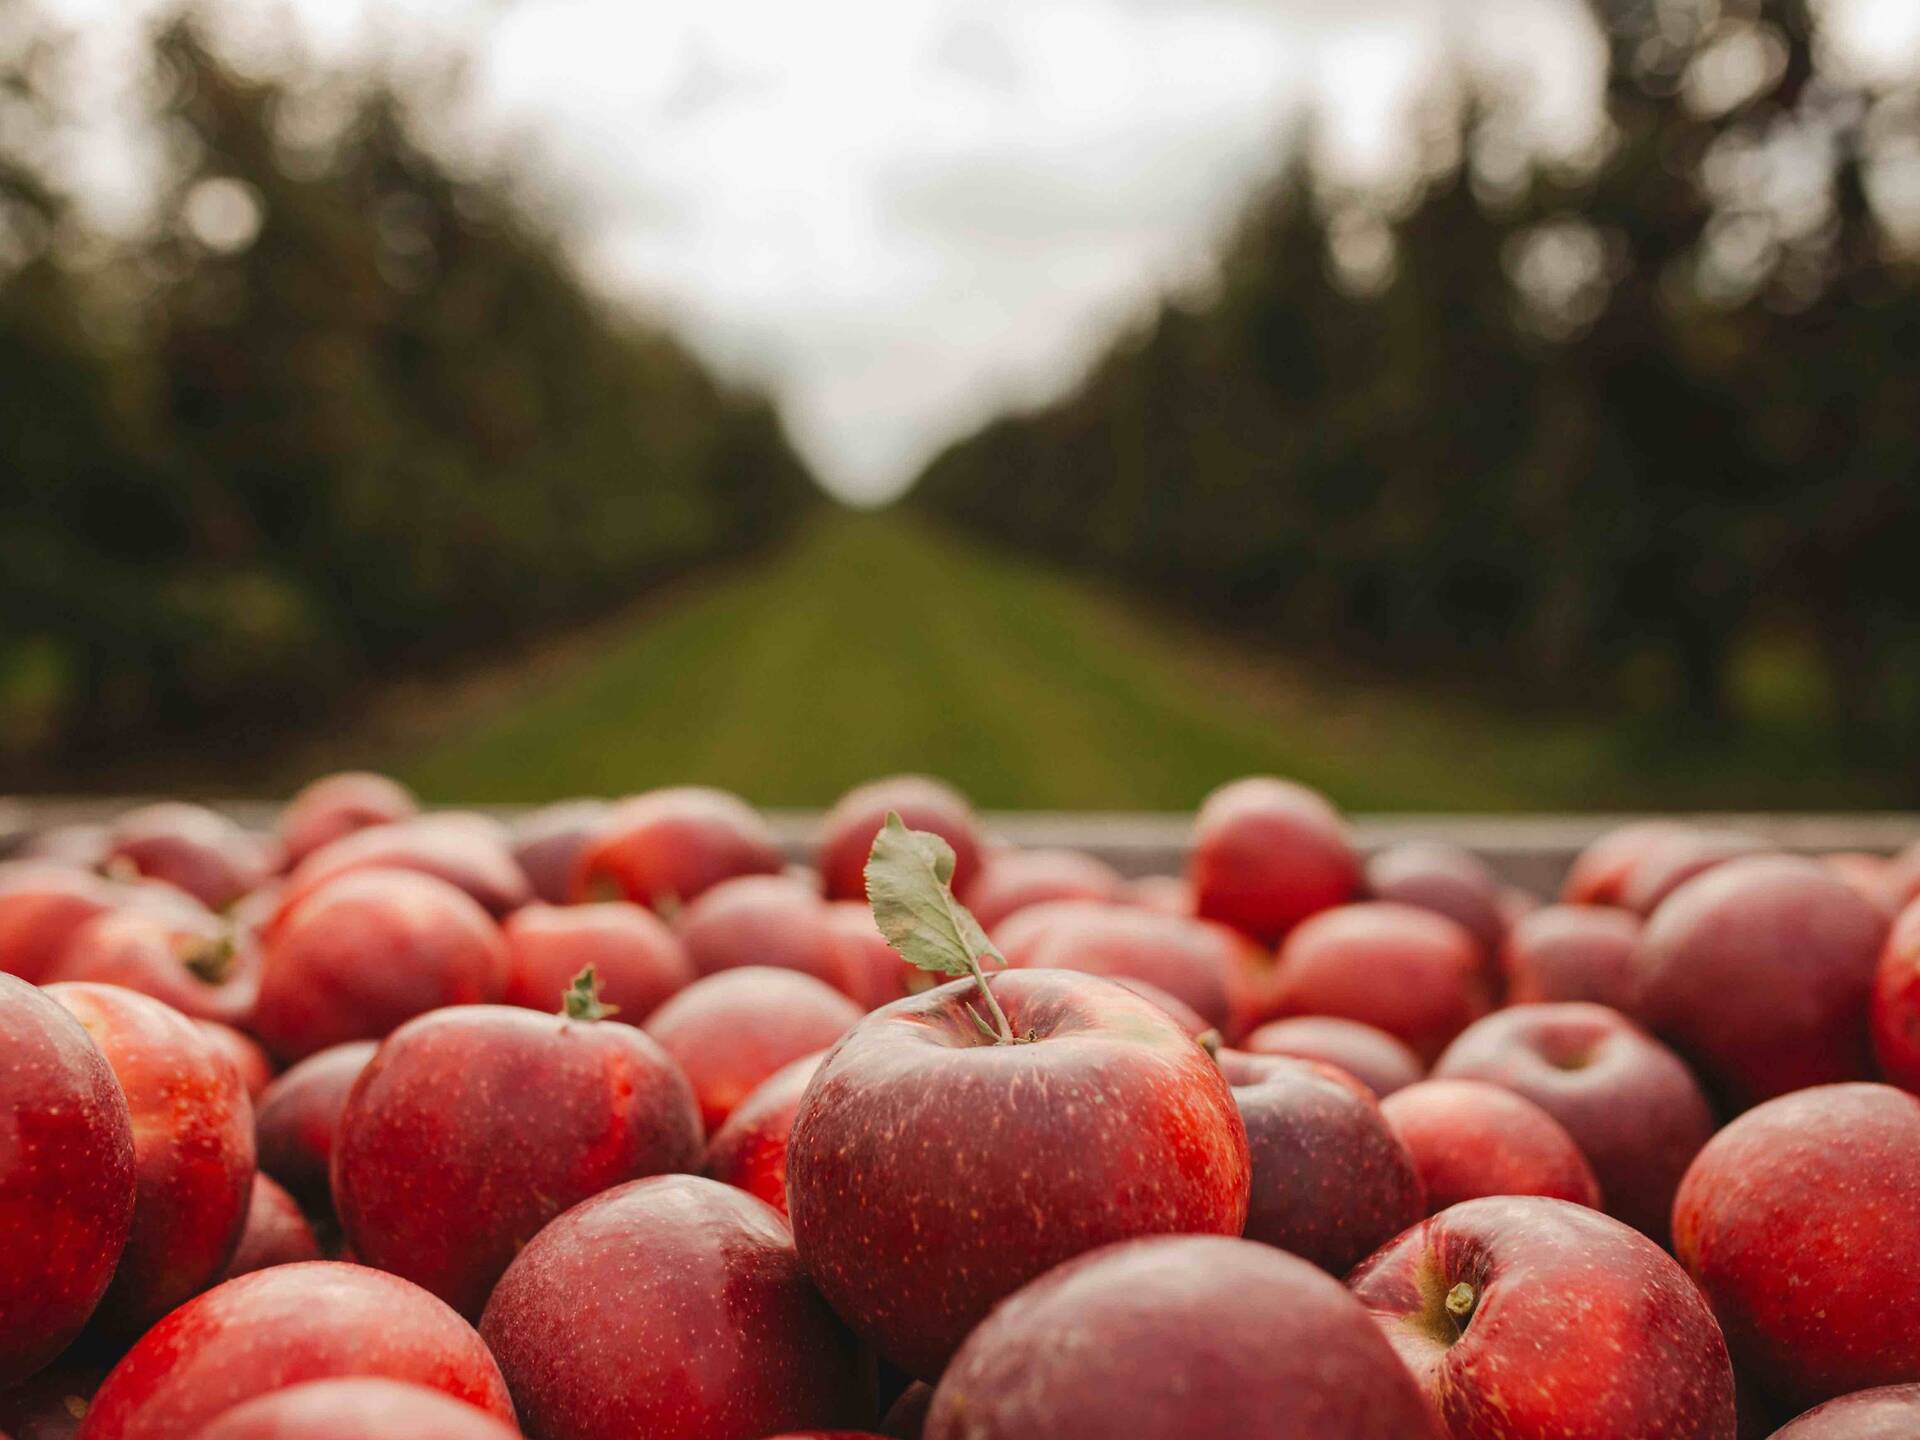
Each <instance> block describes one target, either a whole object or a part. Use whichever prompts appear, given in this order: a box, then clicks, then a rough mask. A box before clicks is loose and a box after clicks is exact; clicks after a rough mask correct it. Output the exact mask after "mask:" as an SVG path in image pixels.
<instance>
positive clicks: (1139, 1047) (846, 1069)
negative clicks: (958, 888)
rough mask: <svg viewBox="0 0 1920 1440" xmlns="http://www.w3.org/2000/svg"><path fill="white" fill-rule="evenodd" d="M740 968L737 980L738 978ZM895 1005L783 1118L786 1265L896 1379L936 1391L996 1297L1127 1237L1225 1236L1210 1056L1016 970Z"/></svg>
mask: <svg viewBox="0 0 1920 1440" xmlns="http://www.w3.org/2000/svg"><path fill="white" fill-rule="evenodd" d="M736 973H737V972H736ZM991 983H992V993H993V996H994V997H995V998H996V1000H997V1001H998V1004H999V1006H1000V1007H1001V1009H1003V1010H1004V1011H1005V1013H1006V1017H1007V1022H1008V1025H1009V1027H1010V1030H1009V1033H1011V1034H1012V1035H1014V1036H1017V1037H1020V1038H1019V1039H1018V1040H1017V1041H1016V1042H1014V1043H998V1042H996V1041H994V1040H992V1039H990V1038H989V1037H988V1036H987V1035H985V1034H983V1033H982V1032H981V1031H980V1029H979V1028H978V1027H977V1026H976V1024H975V1018H974V1012H973V1011H972V1010H971V1009H970V1006H972V1005H973V1004H974V1003H975V1002H976V1001H977V1000H978V999H979V990H978V987H977V986H976V985H975V984H974V982H972V981H960V982H956V983H954V984H949V985H943V986H941V987H940V988H938V989H936V990H930V991H928V992H926V993H925V994H923V995H916V996H913V997H911V998H909V999H906V1000H901V1001H898V1002H896V1003H895V1004H893V1005H890V1006H888V1007H887V1008H886V1009H884V1010H880V1011H876V1012H875V1013H874V1014H873V1015H871V1016H869V1017H868V1018H867V1019H865V1020H864V1021H862V1022H861V1023H860V1024H859V1025H857V1026H856V1027H855V1028H854V1029H853V1030H852V1031H851V1032H850V1033H849V1034H848V1035H847V1037H846V1038H845V1039H844V1040H842V1041H841V1042H840V1044H839V1045H838V1046H836V1047H835V1049H834V1050H833V1051H832V1052H831V1053H830V1054H829V1055H828V1056H827V1058H826V1060H825V1061H824V1062H823V1063H822V1064H821V1067H820V1070H819V1072H818V1073H817V1074H816V1075H815V1076H814V1078H813V1083H812V1084H811V1086H810V1087H809V1088H808V1090H807V1093H806V1096H805V1097H804V1099H803V1100H802V1102H801V1106H800V1113H799V1115H798V1116H797V1118H796V1119H795V1122H794V1129H793V1139H792V1141H791V1144H790V1147H789V1150H788V1156H787V1202H788V1205H789V1207H790V1209H791V1212H792V1217H793V1229H794V1236H795V1239H796V1241H797V1243H798V1244H799V1247H800V1256H801V1260H802V1261H803V1262H804V1263H805V1265H806V1267H807V1272H808V1273H809V1274H810V1275H812V1276H813V1277H814V1280H815V1282H816V1283H817V1284H818V1285H819V1286H820V1288H821V1291H822V1293H823V1294H825V1295H826V1297H827V1299H828V1300H829V1301H830V1302H831V1303H832V1305H833V1307H834V1309H836V1310H837V1311H839V1312H840V1314H841V1315H842V1316H843V1317H845V1318H846V1320H847V1321H848V1323H849V1324H851V1325H852V1326H853V1328H854V1329H855V1330H856V1331H857V1332H859V1333H860V1334H861V1335H862V1336H863V1337H865V1338H866V1339H867V1340H868V1341H869V1342H870V1343H872V1344H873V1345H874V1347H875V1348H876V1349H877V1350H878V1351H879V1352H880V1353H881V1355H882V1356H883V1357H884V1358H885V1359H887V1360H888V1361H889V1362H891V1363H892V1364H894V1365H896V1366H898V1367H899V1368H900V1369H902V1370H904V1371H906V1372H907V1373H909V1374H912V1375H918V1376H920V1377H922V1378H926V1379H931V1378H932V1377H933V1376H935V1375H938V1374H939V1373H940V1369H941V1367H942V1366H943V1365H944V1364H945V1362H946V1361H947V1359H948V1358H949V1357H950V1356H951V1355H952V1354H953V1352H954V1350H955V1349H956V1348H958V1346H959V1344H960V1342H961V1340H962V1339H964V1338H965V1337H966V1334H967V1332H968V1331H969V1330H971V1329H972V1328H973V1326H974V1325H975V1324H977V1323H978V1322H979V1321H980V1319H981V1317H982V1316H984V1315H985V1314H986V1313H987V1311H988V1310H990V1309H991V1308H992V1307H993V1306H994V1304H995V1303H997V1302H998V1301H1000V1300H1001V1299H1003V1298H1005V1297H1006V1296H1007V1295H1009V1294H1011V1293H1012V1292H1013V1291H1014V1290H1016V1289H1018V1288H1019V1287H1020V1286H1021V1285H1024V1284H1025V1283H1026V1282H1027V1281H1029V1280H1031V1279H1033V1278H1034V1277H1035V1276H1036V1275H1038V1274H1040V1273H1041V1272H1042V1271H1044V1270H1047V1269H1049V1268H1050V1267H1052V1266H1054V1265H1057V1264H1059V1263H1060V1262H1062V1261H1064V1260H1067V1259H1070V1258H1071V1257H1073V1256H1075V1255H1078V1254H1081V1253H1083V1252H1084V1251H1087V1250H1090V1249H1093V1248H1095V1247H1096V1246H1099V1245H1103V1244H1106V1243H1107V1242H1109V1241H1112V1240H1119V1239H1126V1238H1130V1237H1133V1236H1138V1235H1150V1234H1159V1233H1166V1232H1179V1231H1192V1232H1199V1233H1213V1234H1226V1235H1237V1234H1239V1233H1240V1231H1241V1229H1242V1227H1243V1226H1244V1225H1245V1223H1246V1215H1247V1201H1248V1184H1249V1173H1250V1171H1249V1160H1248V1156H1247V1137H1246V1130H1245V1127H1244V1126H1243V1125H1242V1124H1241V1121H1240V1115H1239V1111H1238V1110H1237V1108H1236V1107H1235V1105H1234V1102H1233V1095H1232V1092H1231V1091H1230V1090H1229V1089H1228V1087H1227V1083H1226V1080H1225V1079H1224V1078H1223V1077H1222V1076H1221V1074H1220V1071H1219V1068H1218V1067H1217V1066H1216V1065H1214V1063H1213V1061H1212V1059H1211V1058H1210V1057H1209V1056H1208V1055H1207V1053H1206V1051H1205V1050H1203V1049H1202V1048H1201V1047H1200V1046H1199V1045H1197V1044H1196V1043H1195V1042H1194V1041H1193V1040H1191V1039H1190V1038H1188V1037H1187V1036H1186V1035H1185V1034H1183V1033H1182V1032H1181V1030H1180V1027H1179V1026H1178V1025H1177V1024H1175V1023H1174V1021H1173V1020H1172V1019H1171V1018H1169V1017H1168V1016H1167V1015H1166V1014H1165V1013H1164V1012H1163V1011H1162V1010H1161V1009H1160V1008H1159V1007H1158V1006H1156V1005H1154V1004H1153V1003H1152V1002H1150V1001H1148V1000H1144V999H1142V998H1141V997H1140V996H1138V995H1135V994H1133V993H1132V992H1130V991H1128V990H1126V989H1124V988H1122V987H1121V986H1119V985H1116V984H1114V983H1113V982H1111V981H1108V980H1102V979H1100V978H1098V977H1096V976H1092V975H1083V974H1078V973H1075V972H1073V971H1067V970H1010V971H1006V972H1004V973H1002V974H999V975H997V976H995V977H994V978H993V980H992V982H991Z"/></svg>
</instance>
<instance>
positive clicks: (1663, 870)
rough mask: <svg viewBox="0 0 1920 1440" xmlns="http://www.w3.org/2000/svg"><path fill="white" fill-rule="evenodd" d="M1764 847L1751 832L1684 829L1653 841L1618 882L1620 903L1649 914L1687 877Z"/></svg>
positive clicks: (1762, 850)
mask: <svg viewBox="0 0 1920 1440" xmlns="http://www.w3.org/2000/svg"><path fill="white" fill-rule="evenodd" d="M1766 849H1767V847H1766V846H1765V845H1764V844H1763V843H1761V842H1760V841H1759V840H1756V839H1754V838H1753V837H1752V836H1751V835H1740V834H1736V833H1733V832H1730V831H1719V830H1684V831H1682V832H1680V833H1679V834H1677V835H1673V836H1670V837H1668V838H1667V839H1665V840H1661V841H1659V842H1657V843H1655V844H1654V845H1652V846H1650V847H1649V848H1648V849H1647V851H1646V852H1645V853H1644V854H1642V855H1641V856H1640V858H1639V859H1638V860H1637V861H1636V862H1635V863H1634V866H1633V868H1632V869H1631V870H1629V871H1628V872H1627V876H1626V879H1625V880H1624V881H1623V882H1622V884H1621V886H1620V903H1621V905H1622V906H1624V907H1625V908H1626V909H1628V910H1631V911H1633V913H1634V914H1636V915H1641V916H1647V915H1651V914H1653V912H1654V911H1655V910H1658V909H1659V908H1660V905H1661V902H1663V901H1664V900H1665V899H1666V898H1667V897H1668V896H1669V895H1671V894H1673V892H1674V891H1676V890H1678V889H1679V888H1680V887H1681V886H1682V885H1684V884H1686V883H1687V882H1688V881H1689V880H1692V879H1694V878H1695V877H1696V876H1700V875H1704V874H1706V873H1707V872H1708V871H1709V870H1715V869H1718V868H1719V867H1720V866H1722V865H1724V864H1726V863H1727V862H1728V861H1729V860H1741V859H1746V858H1748V857H1750V856H1755V855H1761V854H1764V853H1766Z"/></svg>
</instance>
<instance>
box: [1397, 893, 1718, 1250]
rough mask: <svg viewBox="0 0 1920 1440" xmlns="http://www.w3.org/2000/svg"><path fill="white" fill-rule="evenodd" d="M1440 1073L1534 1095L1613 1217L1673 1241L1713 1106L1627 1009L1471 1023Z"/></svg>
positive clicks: (1570, 1008) (1503, 1015)
mask: <svg viewBox="0 0 1920 1440" xmlns="http://www.w3.org/2000/svg"><path fill="white" fill-rule="evenodd" d="M1595 913H1599V912H1598V911H1596V912H1595ZM1433 1073H1434V1077H1435V1078H1436V1079H1446V1080H1484V1081H1486V1082H1488V1083H1490V1084H1494V1085H1499V1086H1503V1087H1504V1088H1506V1089H1508V1090H1511V1091H1513V1092H1515V1093H1516V1094H1519V1095H1524V1096H1526V1098H1527V1099H1529V1100H1531V1101H1533V1103H1534V1104H1536V1105H1538V1106H1539V1107H1540V1108H1541V1109H1542V1110H1545V1111H1546V1112H1547V1113H1548V1114H1549V1115H1551V1116H1553V1118H1554V1119H1555V1120H1558V1121H1559V1122H1560V1124H1561V1125H1562V1126H1563V1127H1565V1129H1566V1132H1567V1133H1568V1134H1569V1135H1571V1136H1572V1137H1573V1138H1574V1142H1575V1143H1576V1144H1578V1145H1579V1147H1580V1149H1581V1152H1582V1153H1583V1154H1584V1155H1585V1156H1586V1157H1587V1160H1588V1162H1589V1163H1590V1164H1592V1166H1593V1173H1594V1175H1595V1177H1596V1178H1597V1179H1598V1180H1599V1181H1600V1193H1601V1194H1602V1196H1604V1197H1605V1201H1606V1206H1605V1208H1606V1211H1607V1213H1608V1214H1610V1215H1612V1216H1613V1217H1614V1218H1616V1219H1619V1220H1624V1221H1626V1223H1627V1224H1629V1225H1631V1226H1633V1228H1634V1229H1636V1230H1638V1231H1640V1232H1641V1233H1642V1234H1643V1235H1647V1236H1650V1237H1651V1238H1653V1239H1654V1240H1657V1241H1659V1242H1660V1243H1662V1244H1665V1243H1666V1240H1667V1232H1668V1227H1669V1223H1670V1219H1671V1216H1672V1213H1673V1193H1674V1191H1675V1190H1677V1189H1678V1188H1679V1186H1680V1177H1681V1176H1682V1175H1684V1174H1685V1173H1686V1169H1687V1166H1688V1165H1689V1164H1690V1163H1692V1161H1693V1157H1694V1156H1695V1155H1697V1154H1699V1153H1700V1147H1701V1146H1702V1145H1705V1144H1706V1143H1707V1139H1708V1137H1709V1136H1711V1135H1712V1134H1713V1128H1714V1122H1713V1111H1712V1109H1711V1108H1709V1106H1708V1105H1707V1097H1706V1096H1705V1094H1703V1093H1702V1092H1701V1089H1700V1084H1699V1082H1698V1081H1697V1080H1695V1079H1694V1078H1693V1072H1692V1071H1690V1070H1688V1069H1687V1067H1686V1064H1685V1062H1683V1061H1682V1060H1681V1059H1680V1057H1679V1056H1678V1055H1675V1054H1674V1053H1673V1052H1672V1051H1671V1050H1669V1049H1667V1047H1666V1046H1664V1045H1662V1044H1661V1043H1660V1042H1659V1041H1658V1040H1655V1039H1654V1038H1653V1037H1652V1036H1651V1035H1649V1034H1647V1033H1646V1032H1645V1031H1644V1030H1642V1029H1640V1027H1639V1026H1637V1025H1635V1024H1633V1022H1632V1021H1630V1020H1628V1019H1627V1018H1626V1017H1625V1016H1624V1015H1621V1014H1619V1013H1618V1012H1617V1011H1613V1010H1609V1009H1607V1008H1606V1007H1605V1006H1602V1005H1582V1004H1567V1005H1523V1006H1518V1007H1516V1008H1514V1009H1511V1010H1502V1011H1499V1012H1498V1013H1496V1014H1493V1015H1489V1016H1487V1018H1486V1019H1484V1020H1478V1021H1475V1022H1474V1023H1473V1024H1472V1025H1470V1026H1468V1027H1467V1029H1466V1030H1465V1031H1464V1032H1463V1033H1462V1034H1461V1035H1460V1038H1459V1039H1457V1040H1455V1041H1454V1042H1453V1044H1451V1045H1449V1046H1448V1047H1447V1050H1446V1053H1445V1054H1444V1055H1442V1056H1441V1057H1440V1060H1439V1063H1438V1064H1436V1065H1435V1066H1434V1067H1433Z"/></svg>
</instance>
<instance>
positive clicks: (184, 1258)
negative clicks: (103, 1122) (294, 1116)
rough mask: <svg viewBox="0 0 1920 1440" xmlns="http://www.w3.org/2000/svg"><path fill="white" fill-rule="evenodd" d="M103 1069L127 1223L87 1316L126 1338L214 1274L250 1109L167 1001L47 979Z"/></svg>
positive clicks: (213, 1052)
mask: <svg viewBox="0 0 1920 1440" xmlns="http://www.w3.org/2000/svg"><path fill="white" fill-rule="evenodd" d="M45 993H46V994H47V995H48V996H49V997H50V998H52V999H54V1000H57V1001H58V1002H59V1003H60V1004H61V1005H63V1006H65V1007H66V1009H67V1010H68V1012H69V1013H71V1014H72V1015H73V1017H74V1018H75V1019H76V1020H78V1021H79V1022H80V1023H81V1025H82V1026H84V1027H85V1028H86V1031H87V1033H88V1034H89V1035H91V1036H92V1037H93V1042H94V1044H96V1045H98V1046H99V1047H100V1053H101V1054H103V1055H105V1056H106V1057H107V1063H108V1064H109V1065H111V1066H112V1067H113V1074H114V1078H115V1079H117V1080H118V1081H119V1082H120V1088H121V1090H122V1091H123V1092H124V1093H125V1094H126V1097H127V1107H128V1111H129V1113H130V1114H131V1116H132V1119H133V1173H134V1205H133V1229H132V1231H131V1233H130V1234H129V1235H128V1237H127V1246H126V1249H125V1251H123V1252H122V1254H121V1256H120V1265H119V1268H118V1269H117V1270H115V1271H114V1276H113V1284H112V1285H110V1286H108V1287H107V1293H106V1295H105V1297H104V1298H103V1299H102V1300H101V1302H100V1309H99V1312H98V1315H97V1316H96V1324H98V1325H101V1326H103V1327H104V1328H105V1329H107V1330H109V1331H111V1332H112V1333H114V1334H116V1335H127V1336H132V1335H138V1334H139V1333H140V1332H141V1331H142V1330H144V1329H146V1327H147V1326H149V1325H151V1324H152V1323H153V1322H154V1321H155V1320H158V1319H159V1318H160V1317H161V1316H162V1315H164V1314H166V1313H167V1312H168V1311H169V1310H171V1309H173V1307H174V1306H176V1305H178V1304H180V1303H181V1302H182V1301H183V1300H187V1299H189V1298H190V1297H192V1296H194V1295H197V1294H199V1293H200V1292H201V1291H202V1290H204V1289H206V1288H207V1286H209V1285H211V1284H213V1283H214V1282H215V1281H216V1280H218V1279H219V1278H220V1276H221V1274H222V1273H223V1272H224V1271H225V1270H226V1268H227V1261H229V1260H230V1259H232V1258H233V1251H234V1247H235V1246H236V1245H238V1244H239V1243H240V1233H241V1231H242V1230H243V1229H245V1227H246V1223H247V1196H248V1194H249V1192H250V1189H251V1187H252V1185H253V1169H254V1146H253V1107H252V1105H251V1104H249V1103H248V1100H247V1092H246V1087H245V1086H244V1085H243V1084H241V1081H240V1075H239V1072H238V1071H236V1070H235V1069H234V1068H233V1062H232V1061H231V1060H229V1059H227V1057H226V1056H225V1055H224V1054H222V1053H221V1051H220V1050H219V1049H217V1048H216V1047H215V1045H214V1044H213V1042H212V1041H210V1040H208V1039H207V1037H206V1036H204V1035H202V1034H201V1033H200V1030H199V1028H198V1027H197V1026H196V1025H195V1024H194V1023H193V1021H191V1020H189V1019H188V1018H187V1017H186V1016H184V1015H182V1014H180V1013H179V1012H178V1011H177V1010H173V1009H170V1008H169V1007H167V1006H165V1005H163V1004H161V1003H160V1002H159V1001H158V1000H155V999H152V998H151V997H149V996H146V995H141V994H139V993H137V992H135V991H132V990H123V989H121V988H120V987H119V986H117V985H85V984H60V985H49V986H48V987H47V989H46V992H45Z"/></svg>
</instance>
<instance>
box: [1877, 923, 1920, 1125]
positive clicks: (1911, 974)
mask: <svg viewBox="0 0 1920 1440" xmlns="http://www.w3.org/2000/svg"><path fill="white" fill-rule="evenodd" d="M1868 1021H1869V1028H1870V1030H1871V1033H1872V1037H1873V1054H1874V1058H1875V1059H1876V1060H1878V1061H1879V1062H1880V1073H1881V1074H1882V1075H1884V1076H1886V1078H1887V1079H1889V1080H1891V1081H1892V1082H1893V1083H1894V1084H1895V1085H1898V1086H1900V1087H1901V1089H1903V1090H1916V1091H1920V904H1915V905H1909V906H1908V907H1907V908H1906V909H1905V910H1903V911H1901V912H1900V915H1899V917H1898V918H1897V919H1895V921H1894V922H1893V927H1892V929H1891V930H1889V931H1888V932H1887V943H1886V944H1885V945H1884V946H1883V947H1882V948H1881V951H1880V959H1879V961H1878V962H1877V963H1876V964H1875V966H1874V972H1873V998H1872V1001H1871V1003H1870V1007H1869V1011H1868Z"/></svg>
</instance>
